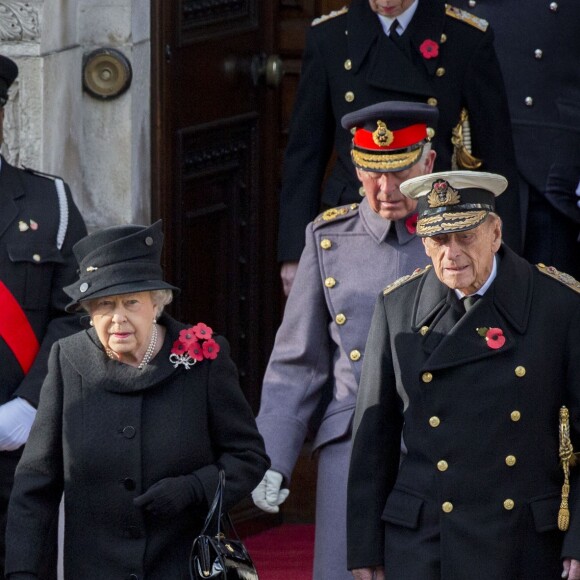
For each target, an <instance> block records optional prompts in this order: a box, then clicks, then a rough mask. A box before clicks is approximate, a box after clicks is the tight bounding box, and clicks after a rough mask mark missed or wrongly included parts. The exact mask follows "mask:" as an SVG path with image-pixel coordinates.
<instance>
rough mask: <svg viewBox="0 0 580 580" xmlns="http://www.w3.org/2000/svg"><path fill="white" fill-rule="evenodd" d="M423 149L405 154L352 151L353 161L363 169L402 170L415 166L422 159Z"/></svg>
mask: <svg viewBox="0 0 580 580" xmlns="http://www.w3.org/2000/svg"><path fill="white" fill-rule="evenodd" d="M422 151H423V148H422V147H419V148H418V149H415V150H413V151H405V152H404V153H386V152H385V153H379V154H378V155H377V154H372V153H363V152H361V151H358V150H356V149H353V150H352V151H351V155H352V160H353V161H354V163H355V165H357V166H358V167H361V168H363V169H369V170H371V171H372V170H373V169H393V170H395V171H396V170H397V169H402V168H406V167H409V166H411V165H414V164H415V163H417V161H419V159H420V158H421V154H422Z"/></svg>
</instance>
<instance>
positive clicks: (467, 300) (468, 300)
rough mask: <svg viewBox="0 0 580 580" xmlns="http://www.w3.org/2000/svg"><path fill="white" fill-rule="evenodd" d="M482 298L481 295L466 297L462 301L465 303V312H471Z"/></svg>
mask: <svg viewBox="0 0 580 580" xmlns="http://www.w3.org/2000/svg"><path fill="white" fill-rule="evenodd" d="M480 298H481V294H472V295H471V296H464V297H463V298H462V299H461V301H462V302H463V307H464V308H465V312H469V309H470V308H472V307H473V305H474V304H475V303H476V302H477V301H478V300H479V299H480Z"/></svg>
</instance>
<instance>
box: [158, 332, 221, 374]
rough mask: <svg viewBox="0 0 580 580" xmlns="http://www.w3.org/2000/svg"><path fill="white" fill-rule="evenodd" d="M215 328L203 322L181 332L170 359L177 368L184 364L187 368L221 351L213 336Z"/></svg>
mask: <svg viewBox="0 0 580 580" xmlns="http://www.w3.org/2000/svg"><path fill="white" fill-rule="evenodd" d="M212 336H213V330H212V329H211V328H210V327H209V326H206V325H205V324H204V323H203V322H198V323H197V324H196V325H195V326H192V327H191V328H186V329H185V330H182V331H181V332H180V333H179V338H178V339H177V340H176V341H175V342H174V343H173V348H172V349H171V354H170V355H169V360H170V362H171V363H173V366H174V367H175V368H177V367H178V366H179V365H183V366H184V367H185V368H186V369H187V370H189V368H190V367H192V366H193V365H194V364H195V363H197V362H201V361H202V360H204V359H206V358H207V359H214V358H216V357H217V355H218V352H219V351H220V345H219V344H218V343H217V342H216V341H215V340H214V339H213V338H212Z"/></svg>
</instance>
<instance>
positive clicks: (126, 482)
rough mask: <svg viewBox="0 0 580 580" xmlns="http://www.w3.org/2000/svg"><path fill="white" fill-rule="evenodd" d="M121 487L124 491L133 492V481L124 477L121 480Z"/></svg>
mask: <svg viewBox="0 0 580 580" xmlns="http://www.w3.org/2000/svg"><path fill="white" fill-rule="evenodd" d="M123 485H124V486H125V489H126V490H128V491H133V490H134V489H135V487H136V485H135V480H134V479H131V478H130V477H126V478H125V479H124V480H123Z"/></svg>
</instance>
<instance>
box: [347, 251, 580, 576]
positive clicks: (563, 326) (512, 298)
mask: <svg viewBox="0 0 580 580" xmlns="http://www.w3.org/2000/svg"><path fill="white" fill-rule="evenodd" d="M499 255H500V258H501V261H500V262H499V268H498V274H497V277H496V279H495V280H494V282H493V283H492V285H491V286H490V287H489V289H488V290H487V292H486V293H485V295H484V296H483V297H482V298H481V299H480V300H479V301H478V302H477V303H476V304H475V306H474V307H473V308H471V310H469V311H468V312H467V313H466V314H464V315H463V317H462V318H459V316H460V314H459V312H458V311H457V309H456V308H457V307H456V304H457V303H458V301H457V300H456V299H455V295H454V292H453V291H452V290H450V289H449V288H447V286H445V285H443V284H442V283H441V282H440V281H439V280H438V278H437V277H436V275H435V272H434V271H433V269H432V268H429V269H426V270H425V271H424V272H423V273H420V274H417V275H415V276H411V277H410V278H409V279H407V280H406V282H404V283H399V284H396V285H394V287H393V288H392V289H387V290H386V291H385V293H384V295H381V296H380V297H379V299H378V301H377V304H376V308H375V312H374V315H373V322H372V325H371V330H370V333H369V340H368V344H367V350H366V359H365V365H364V368H363V373H362V379H361V385H360V389H359V398H358V401H357V410H356V415H355V427H354V429H355V434H354V441H353V451H352V460H351V466H350V475H349V497H348V541H349V548H348V559H349V568H359V567H367V566H371V567H372V566H376V565H384V566H385V574H386V577H387V578H410V579H411V578H412V579H415V578H424V579H431V578H441V579H442V580H465V578H466V577H469V578H474V579H481V580H484V579H486V580H487V579H490V578H493V579H494V580H508V579H509V580H511V579H514V578H519V579H522V580H524V579H525V580H531V579H536V578H537V579H540V578H541V579H547V578H558V577H559V576H560V572H561V563H560V557H561V556H567V557H573V558H579V557H580V511H579V510H580V501H579V500H580V485H579V481H578V478H577V474H576V475H574V477H573V480H572V490H571V498H572V501H573V502H574V506H575V507H573V508H572V513H571V524H570V529H569V531H568V532H567V533H566V534H564V533H563V532H560V531H559V530H558V529H557V521H558V509H559V505H560V492H561V488H562V483H563V474H562V468H561V467H560V465H559V455H558V445H559V440H558V421H559V409H560V407H561V406H562V405H567V406H568V407H569V408H570V414H571V417H572V419H571V431H572V436H571V437H572V441H573V442H574V441H576V442H577V444H579V443H580V382H579V380H580V293H579V292H580V284H579V283H578V282H576V281H575V280H573V279H572V278H571V277H569V276H566V275H564V274H561V273H558V272H557V271H556V270H552V269H551V268H546V267H545V266H541V267H536V266H532V265H530V264H529V263H528V262H526V261H524V260H523V259H521V258H519V257H518V256H516V255H515V254H514V253H513V252H512V251H511V250H509V248H507V247H505V246H503V248H502V249H500V252H499ZM485 328H495V329H499V330H500V331H501V333H503V337H504V338H505V343H502V342H501V340H499V341H497V342H494V340H493V337H492V338H491V339H490V341H487V340H486V339H485V337H484V336H482V334H481V331H482V329H485ZM478 329H479V331H480V332H478ZM483 332H484V331H483ZM484 334H485V332H484ZM401 435H402V436H403V440H404V443H405V445H406V447H407V455H406V456H405V457H403V458H402V462H401V464H400V466H399V461H400V460H401V456H400V440H401ZM563 542H564V544H565V546H564V549H563V550H562V543H563ZM426 559H431V560H435V561H436V562H438V570H437V572H436V573H435V574H433V569H432V568H429V567H427V566H425V560H426ZM429 570H430V571H431V574H429V572H428V571H429Z"/></svg>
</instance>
